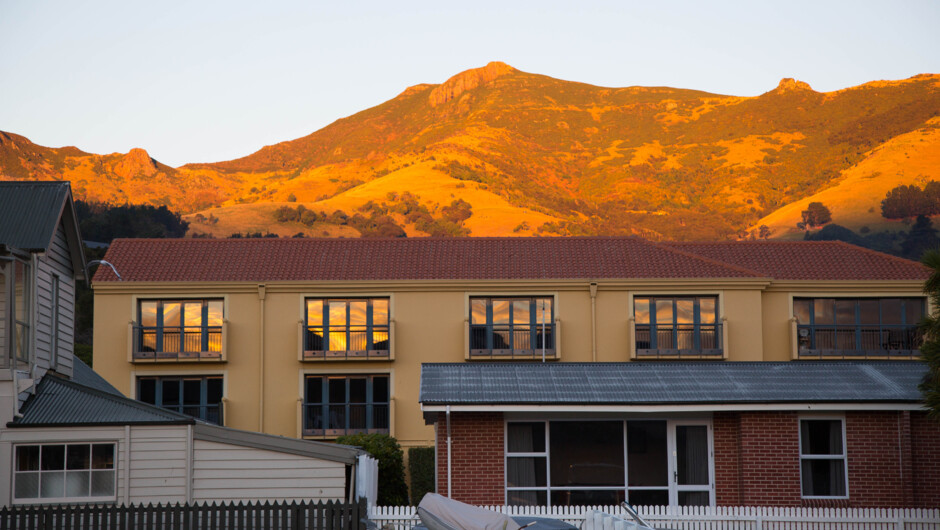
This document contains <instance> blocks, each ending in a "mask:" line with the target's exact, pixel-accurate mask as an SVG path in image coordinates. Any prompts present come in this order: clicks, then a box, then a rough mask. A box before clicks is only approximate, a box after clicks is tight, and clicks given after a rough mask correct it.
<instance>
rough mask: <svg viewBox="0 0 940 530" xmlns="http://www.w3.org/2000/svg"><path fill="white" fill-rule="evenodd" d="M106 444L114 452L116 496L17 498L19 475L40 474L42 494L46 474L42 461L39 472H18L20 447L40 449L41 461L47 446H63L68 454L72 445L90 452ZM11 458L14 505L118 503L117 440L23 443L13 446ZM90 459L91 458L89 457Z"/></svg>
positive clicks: (113, 471)
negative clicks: (93, 447) (79, 446)
mask: <svg viewBox="0 0 940 530" xmlns="http://www.w3.org/2000/svg"><path fill="white" fill-rule="evenodd" d="M105 444H109V445H111V447H112V448H113V450H114V455H113V466H112V468H111V472H112V473H113V474H114V494H113V495H107V496H97V497H93V496H91V495H89V496H87V497H26V498H17V497H16V477H17V475H19V474H21V473H38V474H39V491H40V492H41V491H42V475H43V473H44V472H43V471H42V470H41V467H42V464H41V460H40V470H39V471H17V470H16V452H17V450H18V448H20V447H39V451H40V459H41V458H42V457H41V455H42V448H43V447H46V446H52V445H61V446H64V447H65V448H66V449H65V451H66V453H68V447H69V446H70V445H87V446H89V451H90V450H91V446H93V445H105ZM10 456H11V466H10V470H11V473H10V478H11V484H10V486H11V488H10V497H11V499H12V501H13V504H14V505H20V504H94V503H114V502H117V494H118V485H119V477H118V471H119V469H118V459H119V456H120V452H119V447H118V442H117V440H88V441H81V442H66V441H56V442H21V443H16V444H14V445H13V450H12V451H11V455H10ZM89 458H90V456H89ZM65 465H66V467H67V464H65ZM90 465H91V463H90V460H89V466H90ZM73 471H79V470H73ZM88 471H89V472H92V471H94V470H93V469H92V468H91V467H89V468H88ZM49 472H50V471H46V472H45V473H49ZM62 472H63V473H65V472H66V469H63V470H62Z"/></svg>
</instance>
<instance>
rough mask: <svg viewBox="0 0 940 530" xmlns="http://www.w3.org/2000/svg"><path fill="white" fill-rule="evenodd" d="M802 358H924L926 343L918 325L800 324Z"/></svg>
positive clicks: (798, 352) (799, 346)
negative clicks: (923, 347)
mask: <svg viewBox="0 0 940 530" xmlns="http://www.w3.org/2000/svg"><path fill="white" fill-rule="evenodd" d="M796 333H797V344H798V350H797V355H798V357H799V358H840V357H902V358H916V357H919V356H920V346H921V344H923V342H924V335H923V331H921V329H920V328H919V327H918V326H902V325H894V326H892V325H882V326H877V325H872V326H825V325H822V326H820V325H816V326H812V325H797V326H796Z"/></svg>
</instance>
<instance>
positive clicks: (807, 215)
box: [803, 202, 832, 228]
mask: <svg viewBox="0 0 940 530" xmlns="http://www.w3.org/2000/svg"><path fill="white" fill-rule="evenodd" d="M829 221H832V213H831V212H830V211H829V208H827V207H826V206H825V205H824V204H823V203H821V202H811V203H809V206H807V207H806V209H805V210H803V224H805V225H806V226H807V227H809V228H812V227H815V226H822V225H824V224H826V223H828V222H829Z"/></svg>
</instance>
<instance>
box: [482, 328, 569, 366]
mask: <svg viewBox="0 0 940 530" xmlns="http://www.w3.org/2000/svg"><path fill="white" fill-rule="evenodd" d="M560 324H561V323H560V322H559V321H558V320H555V322H554V323H553V324H546V325H544V326H542V325H536V326H513V327H512V328H510V327H508V326H486V325H471V324H469V323H466V328H465V331H464V332H465V334H466V342H467V352H468V353H467V359H474V360H492V359H499V360H503V359H505V360H518V359H541V358H542V356H543V355H544V356H545V358H546V359H549V360H555V359H558V358H559V351H558V350H559V349H558V347H557V345H558V344H559V343H560V341H561V340H560V337H559V334H560V332H561V327H560Z"/></svg>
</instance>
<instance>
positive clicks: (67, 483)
mask: <svg viewBox="0 0 940 530" xmlns="http://www.w3.org/2000/svg"><path fill="white" fill-rule="evenodd" d="M114 456H115V444H114V443H110V442H109V443H69V444H37V445H17V446H16V447H15V455H14V461H15V462H14V471H13V499H14V500H15V501H16V502H44V501H47V500H49V501H52V500H55V502H89V501H108V500H114V497H115V473H114V471H115V466H114Z"/></svg>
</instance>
